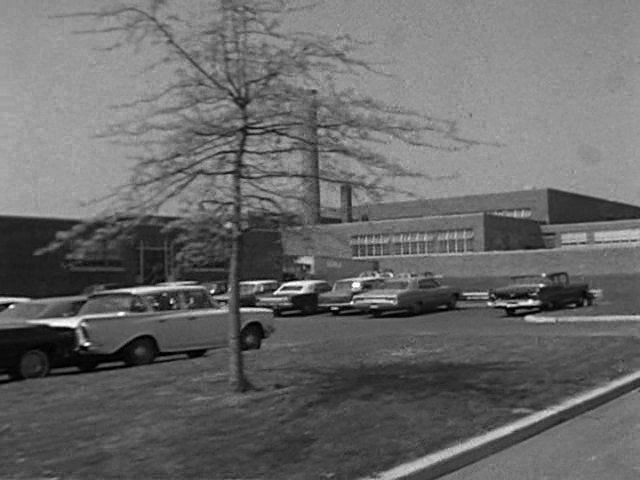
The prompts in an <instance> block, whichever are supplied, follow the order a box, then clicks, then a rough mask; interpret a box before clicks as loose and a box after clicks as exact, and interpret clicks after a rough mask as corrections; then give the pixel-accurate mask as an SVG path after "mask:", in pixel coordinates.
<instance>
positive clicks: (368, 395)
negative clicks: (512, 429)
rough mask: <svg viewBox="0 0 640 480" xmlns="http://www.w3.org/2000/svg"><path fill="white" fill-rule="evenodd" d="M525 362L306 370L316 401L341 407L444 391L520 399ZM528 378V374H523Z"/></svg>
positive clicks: (407, 363)
mask: <svg viewBox="0 0 640 480" xmlns="http://www.w3.org/2000/svg"><path fill="white" fill-rule="evenodd" d="M521 364H522V362H518V361H510V362H484V363H474V364H468V363H453V362H429V363H423V364H415V363H409V362H397V363H391V364H384V365H375V364H371V365H369V364H363V365H358V366H353V367H338V368H332V369H329V368H327V369H308V370H306V371H305V373H307V374H309V375H310V377H312V378H313V379H314V380H312V381H311V382H310V383H308V384H307V385H306V388H309V389H312V390H313V392H314V393H315V395H314V400H313V402H312V403H314V404H316V405H337V404H340V403H341V402H343V401H346V400H362V401H379V400H382V399H383V398H384V397H389V398H396V399H401V398H406V399H407V400H412V401H413V400H420V399H427V398H430V397H434V396H442V395H462V394H464V395H466V396H481V397H488V398H492V399H499V398H505V397H511V398H514V397H515V398H521V397H523V396H525V395H526V392H527V390H528V389H527V388H526V379H524V378H521V376H520V375H521V374H522V373H523V372H522V366H521ZM525 378H526V377H525Z"/></svg>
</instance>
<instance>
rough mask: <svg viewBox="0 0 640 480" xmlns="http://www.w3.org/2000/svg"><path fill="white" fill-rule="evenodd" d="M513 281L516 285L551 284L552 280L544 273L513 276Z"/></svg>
mask: <svg viewBox="0 0 640 480" xmlns="http://www.w3.org/2000/svg"><path fill="white" fill-rule="evenodd" d="M511 283H513V284H514V285H539V284H544V285H549V284H550V283H551V281H550V280H549V279H548V278H547V277H543V276H542V275H521V276H518V277H512V278H511Z"/></svg>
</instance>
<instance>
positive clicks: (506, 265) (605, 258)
mask: <svg viewBox="0 0 640 480" xmlns="http://www.w3.org/2000/svg"><path fill="white" fill-rule="evenodd" d="M379 263H380V268H389V269H392V270H393V271H395V272H405V271H413V272H424V271H430V272H434V273H437V274H442V275H444V276H445V277H508V276H512V275H519V274H527V273H543V272H550V271H557V270H560V271H567V272H569V274H571V275H573V276H576V275H610V274H634V273H640V248H629V247H609V248H583V249H575V250H570V249H569V250H566V249H563V250H524V251H523V250H521V251H511V252H481V253H472V254H456V255H432V256H425V257H410V258H409V257H406V258H402V257H396V258H384V259H380V262H379Z"/></svg>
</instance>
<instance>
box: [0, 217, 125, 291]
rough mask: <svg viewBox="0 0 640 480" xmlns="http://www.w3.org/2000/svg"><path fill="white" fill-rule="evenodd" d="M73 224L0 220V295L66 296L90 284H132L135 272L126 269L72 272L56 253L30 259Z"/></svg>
mask: <svg viewBox="0 0 640 480" xmlns="http://www.w3.org/2000/svg"><path fill="white" fill-rule="evenodd" d="M76 223H77V221H76V220H68V219H50V218H39V217H12V216H4V217H0V295H24V296H33V297H38V296H48V295H66V294H75V293H78V292H80V291H81V290H82V289H83V288H84V287H86V286H88V285H90V284H94V283H129V282H132V281H133V280H134V276H135V272H134V271H133V270H132V269H127V268H126V267H125V268H121V269H111V270H110V271H101V272H98V271H91V270H82V269H80V270H76V271H72V270H71V269H69V267H68V265H67V263H66V262H65V259H64V256H63V255H62V254H60V253H48V254H44V255H39V256H36V255H34V252H35V251H36V250H38V249H40V248H43V247H45V246H46V245H48V244H49V242H51V241H52V240H53V239H54V237H55V234H56V232H58V231H61V230H68V229H69V228H71V227H72V226H73V225H75V224H76Z"/></svg>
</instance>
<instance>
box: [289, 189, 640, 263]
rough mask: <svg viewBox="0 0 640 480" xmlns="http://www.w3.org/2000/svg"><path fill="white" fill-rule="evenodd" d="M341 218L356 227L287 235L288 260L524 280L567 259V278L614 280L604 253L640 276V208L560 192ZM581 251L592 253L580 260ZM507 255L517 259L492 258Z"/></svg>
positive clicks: (425, 204)
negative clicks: (350, 261) (573, 274)
mask: <svg viewBox="0 0 640 480" xmlns="http://www.w3.org/2000/svg"><path fill="white" fill-rule="evenodd" d="M347 205H348V204H347ZM341 218H343V219H344V218H351V219H353V221H351V222H343V223H340V224H333V225H315V226H311V227H305V228H297V229H291V230H289V231H287V232H286V234H285V236H284V239H283V245H284V250H285V252H286V253H288V254H300V255H307V256H308V255H312V254H315V255H323V256H334V257H342V258H354V259H367V260H376V261H378V263H379V265H380V266H381V268H390V269H393V270H396V271H399V270H406V269H410V270H416V271H439V272H440V273H443V274H445V275H449V276H464V275H465V274H468V275H471V276H472V275H476V274H481V273H482V274H485V275H491V274H492V273H496V274H497V271H498V270H499V272H500V274H501V275H508V274H515V273H521V272H522V269H523V268H524V266H525V265H527V269H531V270H541V271H544V270H548V269H549V268H550V266H551V265H553V266H554V267H555V268H558V267H560V266H562V264H563V260H562V259H565V260H566V262H565V263H566V265H565V268H566V269H567V270H573V269H574V268H576V267H575V264H576V262H578V263H579V264H580V267H579V268H580V269H581V270H583V271H584V272H583V273H589V272H590V271H595V270H598V272H597V273H602V272H603V271H608V270H611V271H612V272H616V271H619V270H616V269H617V268H618V266H614V265H613V264H611V265H609V264H608V263H607V262H606V261H604V262H603V259H605V260H606V258H607V257H606V255H603V252H605V253H606V251H611V250H612V249H620V248H623V249H626V250H625V251H623V252H622V253H620V254H617V255H615V258H616V259H617V262H618V263H619V262H620V259H621V258H622V257H625V256H628V257H629V263H628V266H627V269H631V270H633V271H634V272H635V271H638V272H640V265H638V264H637V262H636V260H635V250H636V249H637V247H640V207H637V206H634V205H628V204H624V203H620V202H613V201H609V200H606V199H601V198H596V197H591V196H587V195H581V194H576V193H571V192H564V191H560V190H555V189H537V190H524V191H517V192H507V193H494V194H485V195H469V196H462V197H454V198H444V199H430V200H416V201H410V202H395V203H385V204H372V205H362V206H355V207H353V209H352V211H351V212H342V214H341ZM579 248H582V249H583V250H584V249H586V250H588V251H586V252H584V251H583V252H582V253H576V249H579ZM551 251H553V252H551ZM505 252H511V253H512V254H511V255H509V256H508V257H505V256H504V255H502V256H500V260H499V261H498V260H496V259H495V258H491V257H492V255H493V257H496V255H498V256H499V255H500V254H503V253H505ZM517 252H529V253H527V254H526V255H524V254H523V255H520V256H519V255H518V253H517ZM535 252H538V253H539V254H538V255H537V256H536V254H535ZM590 255H591V257H590ZM520 257H521V258H520ZM574 257H575V258H576V259H577V260H575V261H574V260H572V258H574ZM632 257H633V258H632ZM525 258H526V259H527V260H526V262H525V263H522V262H523V261H524V260H523V259H525ZM536 258H539V259H541V261H540V262H538V263H537V262H536V260H535V259H536ZM589 258H593V259H594V260H593V262H590V261H589V260H588V259H589ZM611 258H613V256H611ZM505 259H506V260H505ZM544 259H553V260H549V262H550V263H549V262H547V263H545V261H544ZM498 265H500V268H499V269H498V268H497V267H498ZM494 270H495V271H494Z"/></svg>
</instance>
